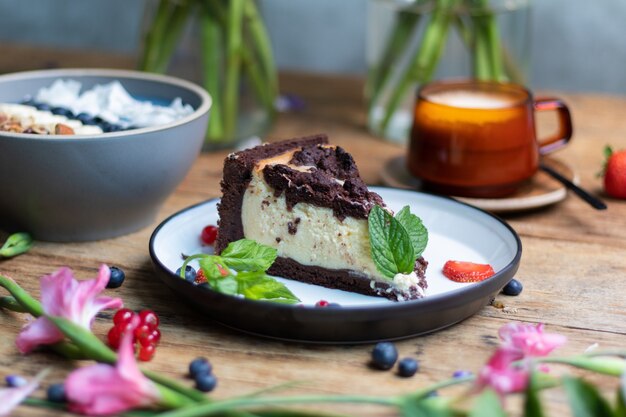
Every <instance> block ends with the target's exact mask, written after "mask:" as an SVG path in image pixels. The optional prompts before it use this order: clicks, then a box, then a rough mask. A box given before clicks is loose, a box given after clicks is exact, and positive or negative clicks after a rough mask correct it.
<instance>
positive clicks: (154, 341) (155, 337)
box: [137, 329, 161, 346]
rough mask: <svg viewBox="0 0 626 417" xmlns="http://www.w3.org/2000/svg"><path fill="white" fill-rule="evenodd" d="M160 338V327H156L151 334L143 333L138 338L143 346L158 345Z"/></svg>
mask: <svg viewBox="0 0 626 417" xmlns="http://www.w3.org/2000/svg"><path fill="white" fill-rule="evenodd" d="M160 340H161V332H160V331H159V329H154V330H152V331H151V332H150V333H149V334H142V335H141V336H140V337H138V338H137V341H138V342H139V343H140V344H141V345H142V346H147V345H158V344H159V341H160Z"/></svg>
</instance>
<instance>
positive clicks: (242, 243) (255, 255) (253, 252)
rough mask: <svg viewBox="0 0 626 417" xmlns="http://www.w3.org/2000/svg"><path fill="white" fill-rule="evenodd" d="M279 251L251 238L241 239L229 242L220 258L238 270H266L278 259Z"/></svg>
mask: <svg viewBox="0 0 626 417" xmlns="http://www.w3.org/2000/svg"><path fill="white" fill-rule="evenodd" d="M276 256H277V251H276V249H274V248H271V247H269V246H265V245H261V244H260V243H257V242H255V241H254V240H250V239H240V240H237V241H236V242H231V243H229V244H228V246H227V247H226V249H224V250H223V251H222V253H221V254H220V258H221V259H222V260H223V261H224V263H225V264H226V265H224V266H228V267H229V268H232V269H234V270H236V271H266V270H267V269H268V268H269V267H270V266H272V264H273V263H274V260H276Z"/></svg>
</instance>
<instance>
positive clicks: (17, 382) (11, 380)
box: [4, 375, 28, 388]
mask: <svg viewBox="0 0 626 417" xmlns="http://www.w3.org/2000/svg"><path fill="white" fill-rule="evenodd" d="M4 380H5V381H6V383H7V386H8V387H12V388H15V387H23V386H24V385H26V384H28V381H26V379H24V377H22V376H20V375H7V376H6V377H4Z"/></svg>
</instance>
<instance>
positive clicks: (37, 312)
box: [0, 275, 43, 317]
mask: <svg viewBox="0 0 626 417" xmlns="http://www.w3.org/2000/svg"><path fill="white" fill-rule="evenodd" d="M0 287H4V288H5V289H6V290H7V291H8V292H9V293H11V295H12V296H13V297H14V298H15V300H16V301H17V302H18V303H19V304H20V305H21V306H22V307H23V308H24V310H26V312H28V313H30V314H32V315H33V316H35V317H39V316H41V315H42V314H43V308H42V307H41V304H40V303H39V301H37V300H35V299H34V298H33V297H31V296H30V294H28V293H27V292H26V291H24V290H23V289H22V287H20V286H19V285H17V283H16V282H15V281H13V280H12V279H11V278H7V277H4V276H2V275H0Z"/></svg>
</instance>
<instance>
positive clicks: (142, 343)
mask: <svg viewBox="0 0 626 417" xmlns="http://www.w3.org/2000/svg"><path fill="white" fill-rule="evenodd" d="M135 317H139V324H138V325H136V327H134V323H133V319H134V318H135ZM129 330H131V331H132V332H133V343H135V344H136V347H138V348H139V354H138V355H137V358H138V359H139V360H140V361H145V362H147V361H149V360H151V359H152V357H153V356H154V353H155V351H156V346H157V345H158V344H159V340H161V332H160V331H159V317H158V316H157V315H156V313H155V312H154V311H151V310H141V311H140V312H139V313H135V312H134V311H133V310H130V309H128V308H122V309H120V310H118V311H117V313H115V316H113V327H112V328H111V330H109V333H108V335H107V339H108V342H109V346H111V348H113V349H116V350H117V348H119V346H120V340H121V339H122V335H124V334H125V333H126V332H127V331H129Z"/></svg>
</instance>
